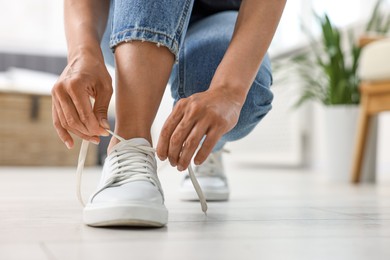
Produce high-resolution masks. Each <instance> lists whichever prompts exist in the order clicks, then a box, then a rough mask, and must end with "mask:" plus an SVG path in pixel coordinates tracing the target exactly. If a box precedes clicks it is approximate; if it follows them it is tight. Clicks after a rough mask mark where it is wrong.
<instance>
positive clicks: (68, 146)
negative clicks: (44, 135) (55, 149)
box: [65, 141, 72, 149]
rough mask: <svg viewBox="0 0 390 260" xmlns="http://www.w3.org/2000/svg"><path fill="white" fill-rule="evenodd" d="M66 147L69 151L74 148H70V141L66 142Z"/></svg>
mask: <svg viewBox="0 0 390 260" xmlns="http://www.w3.org/2000/svg"><path fill="white" fill-rule="evenodd" d="M65 145H66V148H68V149H71V148H72V147H70V143H69V142H68V141H65Z"/></svg>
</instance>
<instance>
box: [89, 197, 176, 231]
mask: <svg viewBox="0 0 390 260" xmlns="http://www.w3.org/2000/svg"><path fill="white" fill-rule="evenodd" d="M83 218H84V223H85V224H86V225H88V226H93V227H106V226H134V227H162V226H164V225H166V224H167V222H168V210H167V208H166V207H165V206H164V205H161V206H158V205H157V206H155V205H153V206H150V205H149V206H146V205H141V204H113V203H107V204H102V203H99V204H98V205H93V204H87V206H86V207H85V208H84V211H83Z"/></svg>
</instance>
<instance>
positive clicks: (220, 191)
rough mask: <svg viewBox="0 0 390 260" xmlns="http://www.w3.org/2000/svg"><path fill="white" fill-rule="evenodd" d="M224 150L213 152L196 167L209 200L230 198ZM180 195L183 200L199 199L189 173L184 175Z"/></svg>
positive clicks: (198, 178)
mask: <svg viewBox="0 0 390 260" xmlns="http://www.w3.org/2000/svg"><path fill="white" fill-rule="evenodd" d="M222 152H223V151H222V150H221V151H218V152H213V153H211V154H210V155H209V157H208V158H207V159H206V161H204V162H203V163H202V164H201V165H198V166H196V167H195V176H196V178H197V180H198V182H199V185H200V187H201V188H202V190H203V193H204V196H205V198H206V200H207V201H224V200H228V199H229V194H230V191H229V185H228V181H227V178H226V175H225V172H224V167H223V164H222ZM179 195H180V199H181V200H199V198H198V196H197V194H196V192H195V189H194V187H193V185H192V183H191V180H190V177H189V175H188V174H187V175H186V176H184V179H183V182H182V184H181V187H180V190H179Z"/></svg>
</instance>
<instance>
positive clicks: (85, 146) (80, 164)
mask: <svg viewBox="0 0 390 260" xmlns="http://www.w3.org/2000/svg"><path fill="white" fill-rule="evenodd" d="M88 145H89V142H88V141H86V140H83V142H82V143H81V148H80V153H79V161H78V164H77V171H76V175H77V199H78V200H79V202H80V204H81V205H82V206H83V207H85V203H84V200H83V196H82V194H81V177H82V174H83V169H84V164H85V159H86V157H87V152H88Z"/></svg>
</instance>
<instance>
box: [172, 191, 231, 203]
mask: <svg viewBox="0 0 390 260" xmlns="http://www.w3.org/2000/svg"><path fill="white" fill-rule="evenodd" d="M203 194H204V196H205V198H206V200H207V201H226V200H229V190H228V189H224V190H219V191H216V190H213V191H210V190H203ZM179 198H180V199H181V200H184V201H199V198H198V195H197V194H196V191H195V190H185V189H181V190H180V191H179Z"/></svg>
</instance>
